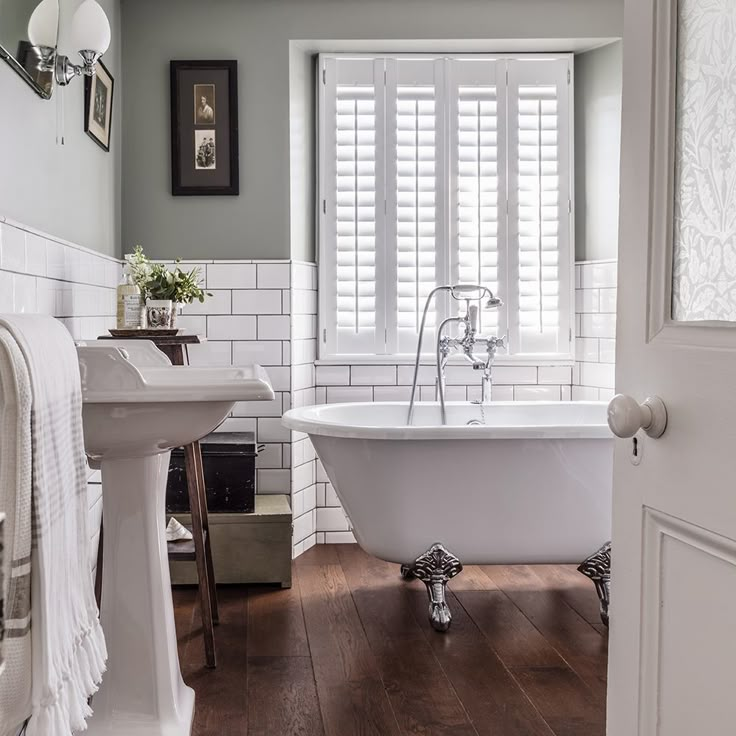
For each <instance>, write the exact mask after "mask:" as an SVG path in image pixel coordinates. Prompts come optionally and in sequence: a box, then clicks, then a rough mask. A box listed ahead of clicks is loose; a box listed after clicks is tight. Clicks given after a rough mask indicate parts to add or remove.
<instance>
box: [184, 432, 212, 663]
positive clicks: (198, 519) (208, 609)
mask: <svg viewBox="0 0 736 736" xmlns="http://www.w3.org/2000/svg"><path fill="white" fill-rule="evenodd" d="M184 462H185V468H186V473H187V488H188V490H189V506H190V511H191V515H192V536H193V537H194V553H195V555H194V556H195V561H196V564H197V577H198V579H199V600H200V604H201V607H202V631H203V634H204V651H205V658H206V661H207V666H208V667H216V666H217V654H216V652H215V630H214V624H215V622H216V621H217V620H218V609H217V588H216V583H215V571H214V568H213V565H212V551H211V546H210V534H209V520H208V516H207V498H206V496H205V485H204V471H203V468H202V452H201V450H200V446H199V442H193V443H192V444H191V445H186V446H185V447H184Z"/></svg>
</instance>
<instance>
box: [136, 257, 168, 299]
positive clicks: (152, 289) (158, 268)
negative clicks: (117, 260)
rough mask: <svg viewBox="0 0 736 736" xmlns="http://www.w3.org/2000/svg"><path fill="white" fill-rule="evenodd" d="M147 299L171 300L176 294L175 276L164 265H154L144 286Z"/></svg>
mask: <svg viewBox="0 0 736 736" xmlns="http://www.w3.org/2000/svg"><path fill="white" fill-rule="evenodd" d="M142 289H143V293H144V294H145V295H146V299H171V300H172V301H173V299H174V295H175V294H176V287H175V285H174V274H173V272H171V271H169V269H168V268H166V266H165V265H164V264H163V263H153V264H152V265H151V270H150V272H149V274H148V278H147V279H146V282H145V283H144V284H143V287H142Z"/></svg>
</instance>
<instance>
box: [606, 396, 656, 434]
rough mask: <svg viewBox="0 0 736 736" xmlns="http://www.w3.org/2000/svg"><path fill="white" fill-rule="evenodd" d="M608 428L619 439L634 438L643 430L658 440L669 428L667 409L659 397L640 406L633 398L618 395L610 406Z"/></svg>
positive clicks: (652, 397)
mask: <svg viewBox="0 0 736 736" xmlns="http://www.w3.org/2000/svg"><path fill="white" fill-rule="evenodd" d="M608 426H609V427H610V428H611V432H613V433H614V434H615V435H616V436H617V437H633V436H634V435H635V434H636V433H637V432H638V431H639V430H640V429H643V430H644V431H645V432H646V433H647V434H648V435H649V436H650V437H654V438H655V439H656V438H657V437H661V436H662V435H663V434H664V430H665V429H666V428H667V409H666V407H665V405H664V402H663V401H662V399H660V398H659V396H650V397H649V398H648V399H647V400H646V401H645V402H644V403H643V404H640V403H639V402H638V401H637V400H636V399H635V398H634V397H633V396H628V395H626V394H616V396H614V397H613V398H612V399H611V402H610V403H609V404H608Z"/></svg>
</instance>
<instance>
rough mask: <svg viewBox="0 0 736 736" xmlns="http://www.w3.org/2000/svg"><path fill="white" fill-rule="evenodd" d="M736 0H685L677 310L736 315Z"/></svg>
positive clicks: (691, 316) (686, 314) (686, 315)
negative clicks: (735, 132) (726, 0)
mask: <svg viewBox="0 0 736 736" xmlns="http://www.w3.org/2000/svg"><path fill="white" fill-rule="evenodd" d="M734 38H736V3H734V2H723V0H680V2H679V17H678V52H677V115H676V120H677V126H676V137H675V174H676V192H677V194H676V197H675V237H674V240H675V242H674V269H673V294H672V315H673V318H674V319H675V320H678V321H701V320H728V321H734V320H736V144H734V130H735V129H736V45H734V40H733V39H734Z"/></svg>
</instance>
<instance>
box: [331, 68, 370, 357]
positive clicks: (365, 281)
mask: <svg viewBox="0 0 736 736" xmlns="http://www.w3.org/2000/svg"><path fill="white" fill-rule="evenodd" d="M324 72H325V75H324V78H325V82H329V90H328V92H326V93H325V98H324V99H325V106H324V110H325V118H326V120H327V121H329V122H328V124H326V125H325V126H324V129H323V131H322V132H323V137H322V145H323V151H324V152H325V155H324V159H323V168H324V175H325V177H326V180H327V182H328V187H327V196H326V198H325V205H324V211H325V214H326V217H325V223H324V228H325V240H326V243H327V244H328V247H327V248H326V249H325V255H326V260H327V263H326V264H325V267H326V270H327V272H328V273H329V276H328V278H327V279H326V280H325V281H324V282H323V283H325V284H330V288H329V289H328V298H327V302H326V303H327V305H328V306H327V310H326V311H327V314H326V315H325V318H326V319H327V321H328V323H329V324H330V325H332V329H330V330H329V331H328V332H329V338H330V351H331V352H334V353H336V354H350V353H357V354H366V353H368V354H370V353H375V352H383V349H382V346H383V342H384V321H385V313H384V304H383V294H382V291H381V289H380V287H379V285H378V284H379V279H378V272H379V270H382V268H383V255H382V254H383V250H384V248H383V244H384V233H383V222H384V214H383V210H384V207H383V199H384V197H383V192H384V186H385V184H384V164H383V162H384V145H383V123H382V120H383V80H384V74H383V62H381V61H378V60H373V59H331V60H328V61H327V63H326V64H325V68H324ZM325 86H327V85H325Z"/></svg>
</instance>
